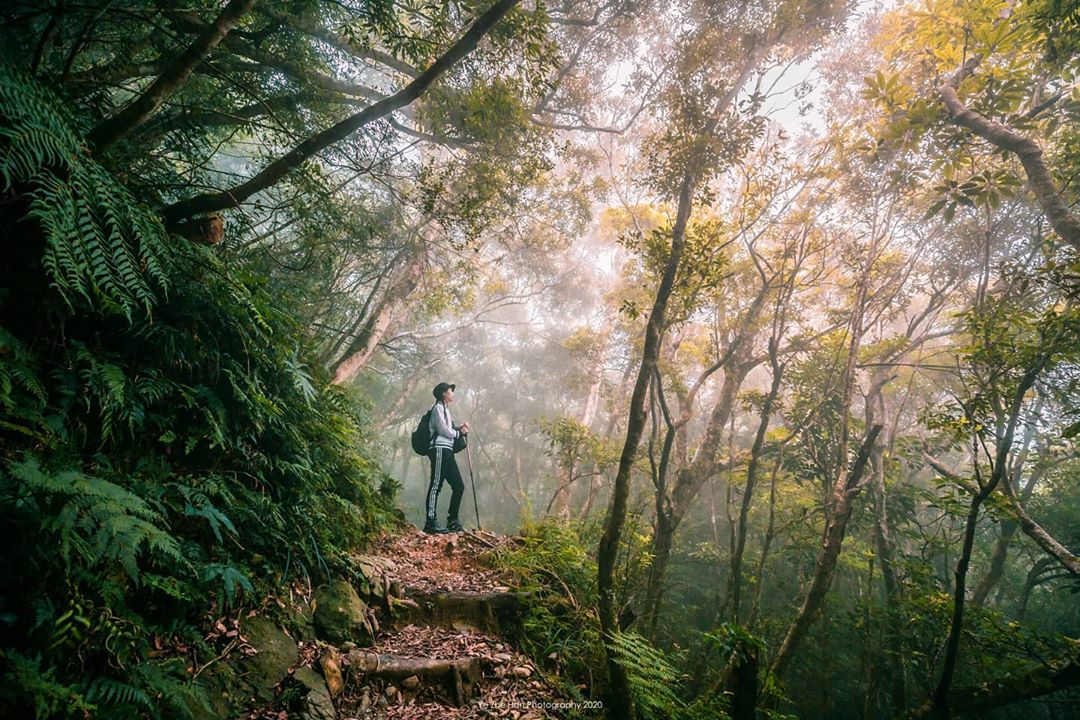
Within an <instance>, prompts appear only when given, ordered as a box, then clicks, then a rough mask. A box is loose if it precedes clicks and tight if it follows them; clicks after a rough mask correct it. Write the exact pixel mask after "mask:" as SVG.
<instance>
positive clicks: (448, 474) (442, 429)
mask: <svg viewBox="0 0 1080 720" xmlns="http://www.w3.org/2000/svg"><path fill="white" fill-rule="evenodd" d="M456 388H457V386H456V385H454V384H453V383H445V382H441V383H439V384H438V385H436V386H435V389H434V390H432V394H433V395H434V396H435V405H434V407H432V408H431V420H430V421H429V426H428V429H429V430H430V431H431V432H430V434H431V444H430V445H429V446H428V459H430V460H431V482H430V483H429V484H428V491H427V508H426V509H427V520H426V521H425V522H424V532H426V533H448V532H461V531H462V530H464V529H465V528H463V527H462V526H461V521H460V520H459V519H458V510H459V508H460V507H461V496H462V495H464V494H465V483H464V482H462V480H461V472H460V471H459V470H458V466H457V461H456V460H455V459H454V441H455V440H458V441H459V442H460V441H461V440H463V439H464V437H465V436H466V435H468V434H469V423H462V424H461V425H455V424H454V418H453V416H451V415H450V408H449V407H448V405H450V403H452V402H454V390H455V389H456ZM444 480H445V481H446V482H448V483H450V489H451V491H452V494H451V495H450V511H449V512H448V513H447V517H446V527H440V526H439V525H438V524H437V523H436V521H435V508H436V506H437V505H438V502H439V491H441V490H442V484H443V481H444Z"/></svg>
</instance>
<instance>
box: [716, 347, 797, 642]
mask: <svg viewBox="0 0 1080 720" xmlns="http://www.w3.org/2000/svg"><path fill="white" fill-rule="evenodd" d="M769 362H770V364H771V365H772V372H773V378H772V386H771V387H770V388H769V394H768V395H767V396H766V397H765V402H764V404H763V405H762V407H761V421H760V422H759V423H758V428H757V434H756V435H755V436H754V444H753V446H752V447H751V448H750V462H749V464H748V465H747V467H746V487H745V488H744V489H743V494H742V504H741V505H740V507H739V522H738V525H737V526H736V529H735V546H734V548H733V551H732V553H731V577H730V579H729V580H728V583H729V584H728V607H729V609H730V613H731V621H732V622H733V623H736V624H738V622H739V606H740V602H741V593H742V557H743V552H744V550H745V549H746V531H747V524H748V523H749V517H750V505H751V504H752V503H753V500H754V486H755V485H756V483H757V474H758V467H759V466H760V465H761V455H762V452H763V450H764V447H765V433H766V432H767V431H768V429H769V419H770V418H771V417H772V410H773V405H774V404H775V403H776V397H777V396H778V395H779V394H780V383H781V381H782V379H783V376H784V367H783V366H782V365H781V364H780V362H779V360H778V359H777V343H776V338H775V337H773V338H771V339H770V340H769Z"/></svg>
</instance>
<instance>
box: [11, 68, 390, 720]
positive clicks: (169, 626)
mask: <svg viewBox="0 0 1080 720" xmlns="http://www.w3.org/2000/svg"><path fill="white" fill-rule="evenodd" d="M0 72H2V73H3V78H2V79H3V83H2V85H3V87H2V90H0V92H2V93H3V98H4V110H3V115H2V117H0V138H2V139H3V142H4V144H3V146H2V148H3V151H4V152H5V154H4V155H3V158H2V160H0V170H2V177H3V181H4V186H3V189H4V191H5V193H7V196H9V197H12V198H13V200H12V202H14V203H18V202H23V203H25V209H24V211H23V215H24V217H23V218H22V219H21V220H20V225H19V227H20V232H21V233H22V235H23V237H22V239H21V240H20V243H21V245H20V248H19V249H20V252H19V253H16V254H14V255H13V256H11V257H9V258H6V259H5V260H6V261H7V262H9V263H20V262H22V263H25V264H24V265H18V266H16V267H19V268H20V270H19V272H17V273H8V274H7V275H6V276H5V277H4V278H3V279H0V302H2V303H3V308H4V311H5V314H4V326H3V327H0V509H2V512H3V515H4V518H5V523H4V528H3V530H2V532H0V562H2V563H3V566H4V568H5V576H4V579H3V581H2V583H0V622H3V624H4V636H3V637H4V640H3V647H2V650H0V652H2V659H0V674H2V676H3V682H2V685H3V691H2V692H0V712H4V713H6V714H7V715H9V716H13V717H14V716H19V717H37V718H52V717H83V716H85V715H97V716H100V717H110V718H135V717H159V716H161V715H162V714H169V715H172V716H176V715H179V716H188V715H190V708H191V707H194V706H196V705H198V704H200V703H202V700H201V691H200V690H199V688H198V686H197V684H196V683H195V682H194V681H193V679H192V677H191V676H190V675H189V674H188V672H187V671H186V669H185V668H186V667H187V666H188V664H189V662H188V659H187V658H184V659H182V660H181V661H180V662H179V664H178V665H177V664H176V663H173V664H169V663H168V653H165V654H164V657H163V653H162V651H161V647H162V644H163V642H164V643H169V644H172V642H175V644H176V645H177V646H179V647H192V648H196V650H195V651H198V649H199V648H202V649H203V650H204V651H205V650H206V648H205V647H204V646H205V641H204V640H203V635H202V633H200V632H199V630H198V625H199V623H201V622H202V621H203V620H204V619H205V613H206V611H207V609H208V608H210V609H211V611H216V612H220V611H223V610H232V611H236V610H238V609H239V606H240V605H241V604H242V603H244V602H245V600H246V598H248V597H249V596H250V595H252V594H253V593H258V594H259V595H262V594H266V593H273V592H275V591H276V590H277V589H278V588H279V587H280V584H281V583H282V582H283V581H284V580H285V579H287V578H288V577H289V576H291V575H295V574H298V573H299V574H307V575H309V576H310V575H312V574H314V573H315V572H317V571H318V572H321V570H316V569H317V568H321V569H326V570H328V571H329V572H334V573H336V572H344V571H345V570H346V568H347V565H348V562H347V560H346V552H347V551H348V550H350V549H352V548H354V547H355V546H356V545H357V544H358V543H360V542H362V541H363V540H364V539H365V538H367V537H369V536H370V534H372V533H374V532H376V531H378V530H379V529H380V528H381V527H384V526H386V525H388V524H390V523H392V522H393V521H394V519H395V517H396V516H395V514H394V511H393V508H392V501H393V493H394V485H393V483H392V481H390V480H389V478H387V477H386V476H385V474H383V473H382V471H381V470H380V469H379V467H378V465H377V464H376V463H375V462H374V461H373V460H372V459H371V458H370V456H369V454H368V451H367V450H366V449H365V448H366V438H365V436H364V433H363V431H362V427H363V426H364V424H365V423H366V421H365V419H364V417H363V415H362V413H361V412H360V411H359V410H358V409H357V407H356V405H355V404H354V403H352V402H350V401H349V400H348V399H347V398H346V396H345V395H344V394H343V393H342V392H341V391H339V390H338V389H337V388H335V387H333V386H332V385H330V383H329V378H328V377H327V375H326V374H325V373H324V372H323V371H321V370H320V369H318V365H317V363H316V362H314V361H313V360H312V359H311V358H312V348H311V345H310V343H311V339H310V337H309V336H308V335H307V333H306V332H305V329H304V327H303V326H302V325H301V324H300V323H298V322H297V321H296V320H295V319H294V310H293V308H291V307H290V306H288V305H287V304H285V303H283V302H282V301H281V300H280V299H279V298H276V297H274V296H273V295H272V294H271V293H270V292H269V291H268V289H267V286H266V283H265V282H264V281H262V280H260V279H258V278H257V277H255V276H253V275H251V274H250V273H248V272H247V271H246V269H245V268H244V266H243V265H242V264H235V263H234V264H227V263H225V262H223V261H222V260H221V259H220V258H219V257H217V256H215V255H214V254H212V253H211V252H210V251H207V250H204V249H201V248H197V247H194V246H192V245H191V244H189V243H187V242H186V241H182V240H179V239H167V238H166V237H165V233H164V230H163V228H162V225H161V223H160V221H159V220H158V219H156V217H154V216H153V215H152V214H151V213H150V212H149V211H148V210H146V209H145V208H143V207H142V206H141V205H139V204H138V203H136V202H135V200H134V199H133V196H132V194H131V193H130V192H129V191H127V190H126V189H125V188H124V187H123V185H121V183H120V182H119V181H117V180H116V179H115V177H114V176H113V175H112V174H111V173H110V172H109V170H108V169H106V168H105V167H104V166H103V165H101V164H99V163H97V162H95V161H94V160H91V159H89V158H87V157H86V156H85V155H84V154H83V153H82V151H81V148H80V144H79V141H78V137H79V132H78V131H77V130H76V129H75V128H74V126H73V124H72V122H71V120H70V119H69V118H68V117H67V116H66V115H65V114H64V112H63V108H62V106H61V104H60V102H59V101H58V100H56V99H55V98H53V97H51V96H50V94H49V93H48V92H47V91H45V90H44V89H43V88H42V87H41V86H40V85H38V84H37V83H36V82H35V81H33V80H31V79H29V78H27V77H25V76H23V75H20V74H18V73H16V72H14V71H12V70H10V68H7V67H4V68H3V69H2V70H0ZM166 287H167V288H168V294H167V295H166V293H165V289H166ZM151 310H152V311H153V313H152V314H151V312H150V311H151ZM170 639H171V641H172V642H170ZM174 652H179V651H174ZM201 656H202V657H206V654H205V652H204V653H202V654H201Z"/></svg>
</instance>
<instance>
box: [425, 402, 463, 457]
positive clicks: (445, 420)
mask: <svg viewBox="0 0 1080 720" xmlns="http://www.w3.org/2000/svg"><path fill="white" fill-rule="evenodd" d="M428 430H429V431H430V432H431V447H433V448H451V449H452V448H453V447H454V439H455V438H457V437H458V436H459V435H461V431H460V430H458V429H457V426H456V425H454V418H453V417H452V416H451V415H450V408H448V407H446V403H444V402H441V401H440V402H437V403H435V405H434V406H433V407H432V408H431V420H430V422H429V423H428Z"/></svg>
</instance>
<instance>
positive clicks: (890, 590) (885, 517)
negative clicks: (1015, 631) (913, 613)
mask: <svg viewBox="0 0 1080 720" xmlns="http://www.w3.org/2000/svg"><path fill="white" fill-rule="evenodd" d="M889 380H891V378H888V377H885V376H884V374H883V373H882V372H881V370H880V369H877V370H876V371H875V372H874V373H873V374H872V375H871V381H870V392H869V393H867V398H866V424H867V426H870V425H873V424H874V422H875V421H876V420H877V419H878V418H881V419H884V417H885V415H886V412H885V397H884V393H883V391H884V388H885V385H886V384H887V383H888V382H889ZM893 432H895V428H894V430H893ZM870 472H871V484H870V489H871V495H872V499H873V502H874V550H875V554H876V555H877V558H878V564H879V565H880V566H881V581H882V585H883V586H884V589H885V607H886V618H887V620H886V622H887V623H888V630H887V638H886V639H885V643H886V645H887V647H888V648H889V657H888V658H887V660H886V662H887V665H888V676H889V677H888V683H889V701H890V709H891V711H892V712H891V715H892V716H893V717H899V716H900V714H901V713H903V712H904V710H905V709H906V708H907V678H906V675H905V667H904V660H903V658H904V647H903V637H904V626H903V618H902V609H901V606H902V603H903V589H902V585H901V583H900V577H899V574H898V573H897V572H896V565H895V562H894V558H893V543H892V539H891V537H890V533H889V511H888V498H887V496H886V493H885V443H876V444H875V445H874V447H873V448H872V449H871V450H870Z"/></svg>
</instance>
